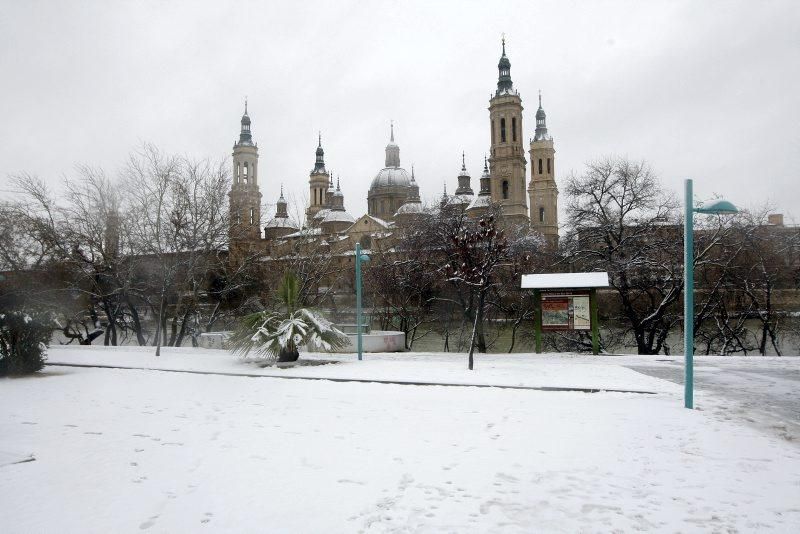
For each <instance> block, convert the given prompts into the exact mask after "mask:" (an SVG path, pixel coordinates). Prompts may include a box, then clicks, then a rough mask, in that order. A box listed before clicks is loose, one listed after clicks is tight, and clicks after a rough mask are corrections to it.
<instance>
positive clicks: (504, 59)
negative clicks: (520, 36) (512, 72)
mask: <svg viewBox="0 0 800 534" xmlns="http://www.w3.org/2000/svg"><path fill="white" fill-rule="evenodd" d="M503 67H505V68H507V69H510V68H511V62H510V61H509V60H508V58H507V57H506V53H505V51H503V56H502V57H501V58H500V62H499V63H498V64H497V68H498V69H502V68H503Z"/></svg>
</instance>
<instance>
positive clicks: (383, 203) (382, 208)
mask: <svg viewBox="0 0 800 534" xmlns="http://www.w3.org/2000/svg"><path fill="white" fill-rule="evenodd" d="M385 211H386V203H385V202H384V201H383V200H381V213H383V212H385Z"/></svg>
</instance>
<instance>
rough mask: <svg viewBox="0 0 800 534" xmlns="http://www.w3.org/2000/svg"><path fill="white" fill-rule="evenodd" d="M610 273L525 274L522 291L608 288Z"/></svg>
mask: <svg viewBox="0 0 800 534" xmlns="http://www.w3.org/2000/svg"><path fill="white" fill-rule="evenodd" d="M608 285H609V284H608V273H607V272H601V273H552V274H523V275H522V284H521V286H520V287H521V288H522V289H566V288H570V289H580V288H590V287H608Z"/></svg>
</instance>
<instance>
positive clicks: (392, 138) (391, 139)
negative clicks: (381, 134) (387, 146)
mask: <svg viewBox="0 0 800 534" xmlns="http://www.w3.org/2000/svg"><path fill="white" fill-rule="evenodd" d="M389 129H390V130H391V132H392V133H391V137H390V138H389V140H390V141H391V142H392V143H394V121H393V120H391V119H389Z"/></svg>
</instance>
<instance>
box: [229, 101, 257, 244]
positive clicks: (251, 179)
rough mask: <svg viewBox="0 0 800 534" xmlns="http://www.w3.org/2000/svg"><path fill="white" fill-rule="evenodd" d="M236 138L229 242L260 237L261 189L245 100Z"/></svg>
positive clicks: (230, 198)
mask: <svg viewBox="0 0 800 534" xmlns="http://www.w3.org/2000/svg"><path fill="white" fill-rule="evenodd" d="M241 124H242V129H241V131H240V133H239V141H238V142H236V143H234V145H233V185H232V186H231V190H230V192H229V193H228V199H229V206H230V217H231V241H232V242H234V241H257V240H258V239H260V237H261V192H260V191H259V190H258V145H256V144H254V143H253V135H252V133H251V132H250V116H249V115H248V114H247V101H245V103H244V115H242V121H241Z"/></svg>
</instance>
